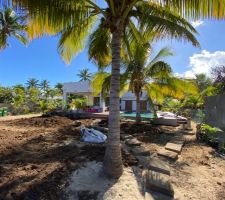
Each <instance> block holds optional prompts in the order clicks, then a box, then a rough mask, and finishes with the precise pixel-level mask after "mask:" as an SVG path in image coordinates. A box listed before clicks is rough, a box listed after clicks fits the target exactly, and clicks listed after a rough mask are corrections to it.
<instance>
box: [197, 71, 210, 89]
mask: <svg viewBox="0 0 225 200" xmlns="http://www.w3.org/2000/svg"><path fill="white" fill-rule="evenodd" d="M195 77H196V79H195V81H196V84H197V86H198V88H199V91H200V92H202V91H203V90H205V89H206V88H207V87H209V86H211V85H212V80H211V79H210V78H209V77H207V75H206V74H203V73H201V74H195Z"/></svg>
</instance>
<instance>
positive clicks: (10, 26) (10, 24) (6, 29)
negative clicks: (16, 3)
mask: <svg viewBox="0 0 225 200" xmlns="http://www.w3.org/2000/svg"><path fill="white" fill-rule="evenodd" d="M26 29H27V26H26V25H25V18H24V17H22V16H17V15H16V13H15V12H14V11H13V10H12V9H11V8H6V9H4V10H0V51H2V50H4V49H5V48H6V47H7V46H8V45H9V44H8V38H9V37H11V36H14V37H15V38H17V39H18V40H19V41H20V42H22V43H23V44H24V45H26V44H27V39H26V37H25V32H26Z"/></svg>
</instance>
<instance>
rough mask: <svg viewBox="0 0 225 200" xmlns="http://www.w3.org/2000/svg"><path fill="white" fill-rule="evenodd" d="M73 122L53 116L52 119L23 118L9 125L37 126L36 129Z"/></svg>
mask: <svg viewBox="0 0 225 200" xmlns="http://www.w3.org/2000/svg"><path fill="white" fill-rule="evenodd" d="M72 123H73V121H72V120H71V119H68V118H66V117H59V116H52V117H33V118H22V119H18V120H14V121H11V122H9V125H12V126H13V125H15V126H23V127H24V126H35V127H47V128H50V127H53V128H54V127H58V126H61V127H62V126H66V125H69V124H72Z"/></svg>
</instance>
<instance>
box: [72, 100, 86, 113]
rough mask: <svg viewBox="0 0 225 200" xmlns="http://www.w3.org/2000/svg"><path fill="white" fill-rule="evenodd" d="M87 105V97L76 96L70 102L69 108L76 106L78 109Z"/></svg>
mask: <svg viewBox="0 0 225 200" xmlns="http://www.w3.org/2000/svg"><path fill="white" fill-rule="evenodd" d="M86 106H87V98H76V99H73V100H72V102H71V103H70V108H71V109H73V108H76V109H77V110H78V111H79V110H83V109H85V107H86Z"/></svg>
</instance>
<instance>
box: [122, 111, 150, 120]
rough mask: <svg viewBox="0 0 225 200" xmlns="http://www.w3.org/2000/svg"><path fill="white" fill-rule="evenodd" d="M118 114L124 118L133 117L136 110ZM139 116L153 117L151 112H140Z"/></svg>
mask: <svg viewBox="0 0 225 200" xmlns="http://www.w3.org/2000/svg"><path fill="white" fill-rule="evenodd" d="M120 116H121V117H125V118H135V117H136V112H120ZM141 118H147V119H152V118H154V114H153V113H141Z"/></svg>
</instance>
